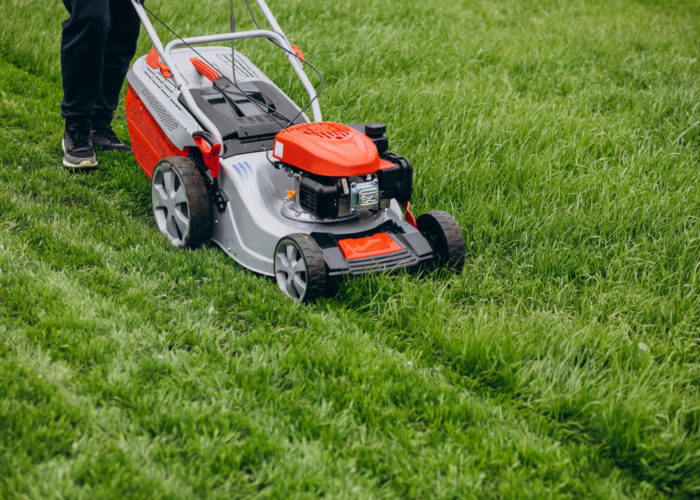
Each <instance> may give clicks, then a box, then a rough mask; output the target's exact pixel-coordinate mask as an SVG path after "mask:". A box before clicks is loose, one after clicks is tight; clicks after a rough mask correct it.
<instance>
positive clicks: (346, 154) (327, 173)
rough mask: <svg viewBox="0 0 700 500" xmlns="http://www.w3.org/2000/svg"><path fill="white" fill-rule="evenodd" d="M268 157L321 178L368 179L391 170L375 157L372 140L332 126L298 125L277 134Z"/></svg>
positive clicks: (342, 127) (340, 127)
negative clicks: (354, 177)
mask: <svg viewBox="0 0 700 500" xmlns="http://www.w3.org/2000/svg"><path fill="white" fill-rule="evenodd" d="M272 156H273V158H275V159H276V160H278V161H281V162H283V163H285V164H287V165H291V166H293V167H296V168H298V169H301V170H303V171H305V172H308V173H310V174H315V175H320V176H324V177H351V176H356V175H368V174H374V173H376V172H378V171H379V170H382V169H383V168H391V167H392V166H393V165H392V164H391V163H389V162H387V161H385V160H382V159H381V158H380V157H379V152H378V151H377V146H375V144H374V142H372V139H370V138H369V137H367V136H366V135H365V134H363V133H362V132H359V131H357V130H355V129H353V128H351V127H348V126H347V125H343V124H342V123H335V122H314V123H302V124H299V125H294V126H292V127H289V128H286V129H284V130H282V131H280V132H279V133H278V134H277V136H276V137H275V146H274V149H273V152H272Z"/></svg>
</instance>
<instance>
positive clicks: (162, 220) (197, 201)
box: [151, 156, 211, 248]
mask: <svg viewBox="0 0 700 500" xmlns="http://www.w3.org/2000/svg"><path fill="white" fill-rule="evenodd" d="M151 201H152V203H153V216H154V218H155V220H156V225H157V226H158V230H159V231H160V232H161V233H163V234H165V235H166V236H167V237H168V240H170V243H172V244H173V245H175V246H176V247H178V248H196V247H198V246H200V245H201V244H202V243H204V242H206V241H207V240H209V237H210V235H211V203H210V201H209V193H208V191H207V186H206V184H205V183H204V179H203V178H202V174H201V172H200V171H199V169H198V168H197V166H196V165H195V164H194V162H193V161H192V160H190V159H189V158H185V157H182V156H172V157H170V158H165V159H164V160H161V161H160V162H158V164H157V165H156V167H155V168H154V169H153V176H152V177H151Z"/></svg>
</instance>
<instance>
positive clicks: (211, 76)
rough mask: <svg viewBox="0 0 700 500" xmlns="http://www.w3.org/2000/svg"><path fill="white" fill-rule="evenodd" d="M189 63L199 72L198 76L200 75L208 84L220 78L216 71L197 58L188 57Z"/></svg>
mask: <svg viewBox="0 0 700 500" xmlns="http://www.w3.org/2000/svg"><path fill="white" fill-rule="evenodd" d="M190 62H191V63H192V65H193V66H194V67H195V69H196V70H197V71H198V72H199V74H200V75H202V76H203V77H204V78H206V79H207V80H209V81H210V82H213V81H214V80H216V79H217V78H219V77H220V76H221V74H220V73H219V72H218V71H216V70H215V69H214V68H212V67H211V66H209V65H208V64H207V63H205V62H204V61H202V60H201V59H199V58H198V57H190Z"/></svg>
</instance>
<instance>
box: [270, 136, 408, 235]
mask: <svg viewBox="0 0 700 500" xmlns="http://www.w3.org/2000/svg"><path fill="white" fill-rule="evenodd" d="M388 146H389V140H388V138H387V136H386V126H385V125H384V124H381V123H370V124H367V125H353V126H352V127H350V126H347V125H343V124H340V123H333V122H314V123H303V124H300V125H295V126H292V127H289V128H287V129H284V130H282V131H281V132H279V133H278V134H277V136H276V138H275V145H274V151H273V154H272V156H273V158H274V159H275V160H277V162H276V166H277V167H278V168H281V169H283V170H285V171H286V172H287V174H288V175H290V176H293V177H295V179H296V190H295V191H292V192H288V199H287V202H286V205H285V208H286V210H283V214H284V215H286V216H287V217H290V218H295V219H298V218H303V215H305V214H310V215H311V216H313V217H314V218H315V219H318V220H319V221H326V222H333V221H338V220H343V219H348V218H352V217H357V216H360V215H362V214H363V213H376V212H378V211H379V210H381V209H385V208H388V207H389V204H390V202H391V200H392V199H395V200H396V201H398V202H400V203H401V202H408V201H410V199H411V194H412V191H413V167H412V166H411V163H410V162H409V161H408V160H407V159H406V158H404V157H402V156H399V155H396V154H394V153H391V152H388V151H387V149H388Z"/></svg>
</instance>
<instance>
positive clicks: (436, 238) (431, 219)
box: [416, 210, 466, 269]
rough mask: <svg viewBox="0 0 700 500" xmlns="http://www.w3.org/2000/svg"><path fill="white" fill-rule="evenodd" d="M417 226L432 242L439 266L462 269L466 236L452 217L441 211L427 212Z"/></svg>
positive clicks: (420, 218) (417, 221)
mask: <svg viewBox="0 0 700 500" xmlns="http://www.w3.org/2000/svg"><path fill="white" fill-rule="evenodd" d="M416 225H417V226H418V230H419V231H420V232H421V234H422V235H423V236H424V237H425V238H426V239H427V240H428V242H430V246H431V247H432V248H433V251H434V252H435V256H436V261H437V264H438V265H441V266H446V267H449V268H452V269H460V268H461V267H462V265H464V255H465V253H466V246H465V244H464V236H462V230H461V229H460V228H459V224H457V221H456V220H455V218H454V217H452V215H450V214H449V213H447V212H443V211H441V210H435V211H433V212H426V213H424V214H422V215H421V216H419V217H418V219H417V220H416Z"/></svg>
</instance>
